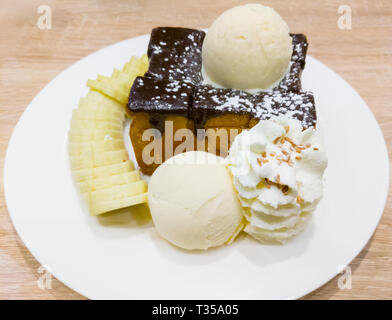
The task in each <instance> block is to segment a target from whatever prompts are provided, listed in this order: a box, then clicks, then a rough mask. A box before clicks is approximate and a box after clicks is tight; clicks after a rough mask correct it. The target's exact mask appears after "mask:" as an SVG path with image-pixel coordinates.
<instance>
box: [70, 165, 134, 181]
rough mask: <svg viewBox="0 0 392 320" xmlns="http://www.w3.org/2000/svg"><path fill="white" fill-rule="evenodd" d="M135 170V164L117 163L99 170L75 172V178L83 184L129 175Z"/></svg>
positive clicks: (91, 169)
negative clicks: (84, 182) (119, 175)
mask: <svg viewBox="0 0 392 320" xmlns="http://www.w3.org/2000/svg"><path fill="white" fill-rule="evenodd" d="M133 170H135V167H134V165H133V162H132V161H130V160H127V161H125V162H121V163H116V164H112V165H109V166H104V167H99V168H88V169H82V170H75V171H74V172H73V176H74V179H75V180H76V182H83V181H88V180H94V179H102V178H107V177H111V176H114V175H118V174H122V173H127V172H130V171H133Z"/></svg>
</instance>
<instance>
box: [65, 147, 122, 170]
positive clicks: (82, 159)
mask: <svg viewBox="0 0 392 320" xmlns="http://www.w3.org/2000/svg"><path fill="white" fill-rule="evenodd" d="M127 160H129V155H128V152H127V150H125V149H124V150H116V151H109V152H98V153H95V152H91V153H89V154H83V155H82V156H71V157H70V162H71V168H72V169H73V170H81V169H88V168H98V167H104V166H108V165H111V164H116V163H120V162H125V161H127Z"/></svg>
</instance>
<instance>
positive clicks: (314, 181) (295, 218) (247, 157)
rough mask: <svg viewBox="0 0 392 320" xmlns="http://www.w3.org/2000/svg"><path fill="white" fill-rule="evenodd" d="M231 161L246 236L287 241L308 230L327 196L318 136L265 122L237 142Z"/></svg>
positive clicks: (297, 125) (291, 124)
mask: <svg viewBox="0 0 392 320" xmlns="http://www.w3.org/2000/svg"><path fill="white" fill-rule="evenodd" d="M227 161H228V167H229V169H230V171H231V173H232V175H233V181H234V186H235V188H236V190H237V192H238V196H239V198H240V201H241V204H242V207H243V209H244V214H245V217H246V219H247V220H248V222H249V223H248V224H247V226H246V227H245V231H246V232H247V233H249V234H250V235H252V236H253V237H254V238H256V239H258V240H260V241H273V242H276V241H278V242H285V241H287V240H288V239H289V238H290V237H292V236H294V235H296V234H297V233H299V232H300V231H301V230H302V229H303V228H304V226H305V225H306V222H307V220H308V219H309V217H310V215H311V213H312V212H313V211H314V210H315V208H316V206H317V204H318V202H319V201H320V199H321V197H322V191H323V182H322V176H323V173H324V170H325V168H326V166H327V157H326V154H325V152H324V150H323V148H322V145H321V140H320V137H319V134H318V131H316V130H315V129H314V128H308V129H306V130H303V129H302V125H301V122H300V121H298V120H295V119H290V118H288V117H284V116H281V117H276V118H272V119H270V120H267V121H260V122H259V123H258V124H257V125H256V126H254V127H253V128H251V129H250V130H246V131H243V132H242V133H241V134H239V135H238V136H237V137H236V138H235V140H234V142H233V145H232V147H231V148H230V152H229V156H228V158H227Z"/></svg>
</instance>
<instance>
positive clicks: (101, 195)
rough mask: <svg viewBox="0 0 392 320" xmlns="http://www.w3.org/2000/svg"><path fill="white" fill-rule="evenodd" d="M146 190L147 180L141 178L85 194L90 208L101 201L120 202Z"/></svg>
mask: <svg viewBox="0 0 392 320" xmlns="http://www.w3.org/2000/svg"><path fill="white" fill-rule="evenodd" d="M145 192H147V182H146V181H145V180H140V181H136V182H131V183H128V184H125V185H121V186H114V187H112V188H107V189H101V190H96V191H93V192H88V193H84V196H85V197H86V199H87V200H88V203H89V205H90V208H94V206H96V205H98V204H99V203H105V202H106V203H107V202H112V201H119V202H120V201H121V200H124V199H127V198H129V197H134V196H137V195H140V194H142V193H145ZM120 208H121V207H118V208H117V209H120ZM112 210H114V209H112ZM93 211H94V210H93Z"/></svg>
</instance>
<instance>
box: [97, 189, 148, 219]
mask: <svg viewBox="0 0 392 320" xmlns="http://www.w3.org/2000/svg"><path fill="white" fill-rule="evenodd" d="M147 201H148V194H147V192H145V193H142V194H138V195H135V196H130V197H127V198H123V199H116V200H111V201H105V202H96V203H94V204H93V205H92V206H90V214H91V215H93V216H96V215H98V214H101V213H105V212H109V211H113V210H117V209H122V208H126V207H131V206H135V205H137V204H141V203H146V202H147Z"/></svg>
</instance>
